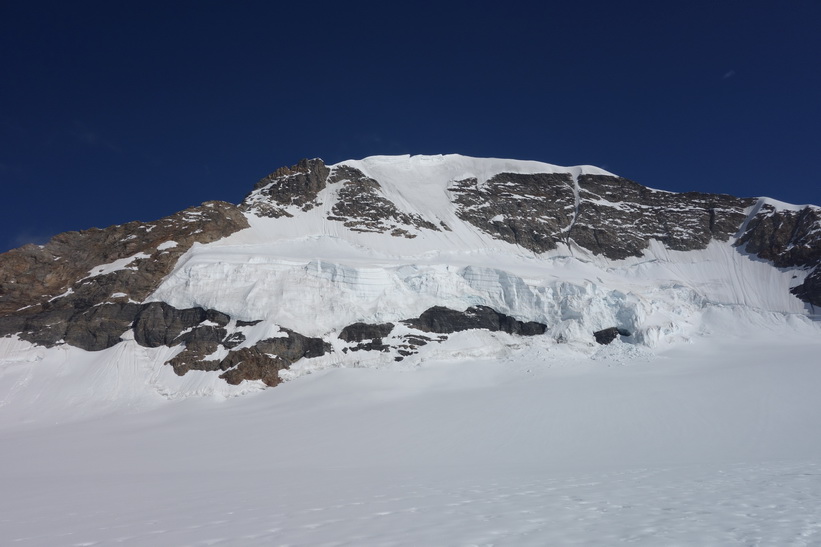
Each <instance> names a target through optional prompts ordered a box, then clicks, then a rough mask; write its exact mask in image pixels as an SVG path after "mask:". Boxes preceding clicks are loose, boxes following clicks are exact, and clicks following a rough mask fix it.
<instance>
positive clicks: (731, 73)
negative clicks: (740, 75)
mask: <svg viewBox="0 0 821 547" xmlns="http://www.w3.org/2000/svg"><path fill="white" fill-rule="evenodd" d="M733 76H735V70H728V71H727V72H725V73H724V76H722V77H721V79H722V80H729V79H730V78H732V77H733Z"/></svg>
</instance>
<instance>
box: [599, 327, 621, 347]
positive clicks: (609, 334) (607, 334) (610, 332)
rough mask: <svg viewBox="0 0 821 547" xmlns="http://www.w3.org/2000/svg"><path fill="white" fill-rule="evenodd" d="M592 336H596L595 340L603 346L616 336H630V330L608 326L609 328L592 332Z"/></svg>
mask: <svg viewBox="0 0 821 547" xmlns="http://www.w3.org/2000/svg"><path fill="white" fill-rule="evenodd" d="M593 336H594V337H595V338H596V342H598V343H599V344H601V345H603V346H606V345H607V344H609V343H610V342H612V341H613V340H615V339H616V337H618V336H630V331H628V330H625V329H620V328H618V327H610V328H609V329H603V330H600V331H596V332H594V333H593Z"/></svg>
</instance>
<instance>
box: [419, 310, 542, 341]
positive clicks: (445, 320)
mask: <svg viewBox="0 0 821 547" xmlns="http://www.w3.org/2000/svg"><path fill="white" fill-rule="evenodd" d="M403 323H405V324H406V325H408V326H410V327H413V328H415V329H419V330H421V331H423V332H436V333H442V334H449V333H452V332H460V331H464V330H470V329H487V330H490V331H504V332H506V333H508V334H518V335H521V336H535V335H538V334H544V333H545V331H546V330H547V325H545V324H544V323H537V322H535V321H528V322H523V321H519V320H518V319H514V318H513V317H510V316H509V315H505V314H503V313H499V312H497V311H496V310H494V309H493V308H489V307H487V306H473V307H472V308H468V309H466V310H465V311H456V310H452V309H450V308H445V307H442V306H434V307H432V308H429V309H427V310H425V311H424V312H422V315H420V316H419V317H418V318H417V319H409V320H406V321H403Z"/></svg>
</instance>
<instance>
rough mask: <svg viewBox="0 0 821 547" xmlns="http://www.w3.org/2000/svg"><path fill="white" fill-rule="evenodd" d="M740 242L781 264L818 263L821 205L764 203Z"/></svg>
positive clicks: (820, 244) (806, 264) (820, 249)
mask: <svg viewBox="0 0 821 547" xmlns="http://www.w3.org/2000/svg"><path fill="white" fill-rule="evenodd" d="M736 245H738V246H739V247H743V248H744V250H745V251H747V252H748V253H752V254H754V255H756V256H757V257H759V258H763V259H764V260H769V261H771V262H772V263H773V264H775V265H776V266H778V267H781V268H788V267H792V266H810V265H815V264H817V263H818V262H819V261H821V209H819V208H817V207H804V208H803V209H801V210H800V211H776V210H775V208H774V207H773V206H772V205H764V206H763V207H761V209H760V210H759V211H758V213H757V214H756V215H755V216H754V217H753V218H752V219H750V222H749V223H748V224H747V229H746V230H745V232H744V234H742V236H741V237H740V238H739V239H738V242H737V243H736Z"/></svg>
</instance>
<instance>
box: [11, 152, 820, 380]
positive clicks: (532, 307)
mask: <svg viewBox="0 0 821 547" xmlns="http://www.w3.org/2000/svg"><path fill="white" fill-rule="evenodd" d="M819 264H821V209H819V208H818V207H815V206H809V205H807V206H800V207H799V206H793V205H789V204H785V203H780V202H777V201H774V200H771V199H768V198H737V197H732V196H728V195H719V194H703V193H695V192H690V193H671V192H665V191H661V190H654V189H651V188H647V187H644V186H641V185H639V184H636V183H634V182H632V181H629V180H627V179H624V178H620V177H618V176H616V175H613V174H611V173H608V172H606V171H604V170H602V169H598V168H595V167H590V166H578V167H558V166H554V165H548V164H544V163H538V162H532V161H514V160H500V159H479V158H469V157H464V156H458V155H447V156H397V157H389V156H376V157H370V158H366V159H364V160H354V161H345V162H342V163H339V164H336V165H325V164H324V163H323V162H322V161H321V160H319V159H314V160H302V161H301V162H299V163H298V164H297V165H295V166H293V167H290V168H281V169H278V170H277V171H275V172H274V173H272V174H271V175H269V176H267V177H265V178H263V179H262V180H260V181H259V182H258V183H257V184H256V186H255V187H254V189H253V191H251V193H250V194H249V195H248V196H247V197H246V198H245V200H244V201H243V202H242V203H241V204H239V205H238V206H235V205H232V204H228V203H224V202H207V203H204V204H203V205H201V206H199V207H194V208H191V209H188V210H186V211H183V212H180V213H178V214H176V215H173V216H171V217H168V218H165V219H161V220H159V221H156V222H150V223H137V222H133V223H129V224H124V225H120V226H112V227H110V228H106V229H103V230H98V229H92V230H88V231H84V232H70V233H65V234H60V235H58V236H56V237H54V238H53V239H52V240H51V241H50V242H49V243H47V244H46V245H43V246H34V245H29V246H26V247H22V248H20V249H16V250H13V251H10V252H8V253H5V254H3V255H2V256H0V272H2V278H1V280H0V290H1V291H2V292H0V313H2V317H0V335H3V336H5V337H6V339H5V341H4V342H3V344H4V346H5V350H4V351H5V355H6V359H28V357H25V356H26V355H35V354H36V355H38V356H39V355H42V358H43V359H48V356H51V355H55V354H61V353H62V352H64V351H78V350H82V351H83V352H99V355H95V356H94V359H95V360H98V361H100V362H110V363H112V365H111V366H112V367H113V366H114V365H113V364H114V363H115V362H117V361H118V360H119V359H121V356H122V355H123V353H126V354H129V355H130V356H131V359H134V360H135V362H136V363H138V366H140V367H142V368H143V369H144V370H145V371H151V372H150V373H149V375H156V376H157V379H156V385H154V388H155V389H157V390H159V391H161V392H163V393H166V394H170V395H182V394H185V393H201V392H203V391H205V392H209V391H212V390H214V389H217V386H218V385H219V384H220V382H214V381H213V379H211V377H219V378H221V379H224V380H226V381H227V382H228V383H230V384H232V385H240V386H241V387H240V388H239V389H240V390H247V389H249V388H255V387H256V386H258V385H262V383H264V384H267V385H269V386H273V385H276V384H278V383H279V382H280V381H281V379H282V378H292V377H294V376H298V375H300V374H302V373H304V372H305V371H312V370H317V369H321V368H327V367H338V366H387V365H389V364H391V363H396V362H402V361H407V362H406V364H408V363H416V362H419V361H420V360H423V359H426V358H427V357H426V354H428V353H431V352H433V354H435V355H442V352H445V353H447V352H448V350H447V349H445V348H447V345H445V346H443V343H444V342H445V341H446V340H448V338H449V337H450V336H451V334H452V333H454V332H457V331H465V330H476V329H481V330H483V331H488V332H493V331H495V332H504V333H506V336H501V335H499V336H498V337H495V338H494V337H491V338H492V340H491V339H488V340H486V341H483V342H482V343H481V344H480V345H481V347H482V348H483V349H482V352H484V353H493V352H494V351H500V350H501V349H502V348H504V347H505V346H507V345H509V344H512V343H515V344H531V345H550V344H570V345H571V346H573V347H577V348H579V351H582V352H585V351H587V352H590V351H594V350H595V349H596V347H597V345H596V342H599V343H600V344H604V343H608V342H610V341H611V340H613V339H615V338H617V337H620V338H621V339H622V340H623V341H624V342H626V343H627V344H630V345H632V346H635V347H636V348H652V347H654V346H657V345H659V344H668V343H671V342H676V341H681V340H687V339H691V338H692V337H694V336H697V335H698V333H699V329H701V328H702V316H703V314H704V313H705V312H707V311H709V310H710V309H711V308H716V307H727V306H733V307H743V308H745V309H748V310H751V311H753V312H755V313H776V314H780V315H782V316H784V317H788V316H789V317H793V320H809V318H810V317H812V316H813V315H814V313H815V306H817V305H821V268H819ZM525 338H527V341H526V340H525ZM514 339H515V342H514V341H513V340H514ZM55 348H62V351H58V352H56V353H55V351H56V350H55ZM72 348H77V349H72ZM434 348H435V349H434ZM38 358H39V357H38ZM165 365H168V366H167V367H166V366H165ZM172 370H173V372H175V373H176V374H177V375H179V376H183V377H184V378H185V381H180V380H178V379H176V378H172V377H171V376H173V375H169V374H168V372H169V371H172ZM147 373H148V372H147ZM260 381H261V383H260ZM206 384H207V385H208V386H210V387H205V386H206ZM219 389H223V388H222V387H220V388H219Z"/></svg>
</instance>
